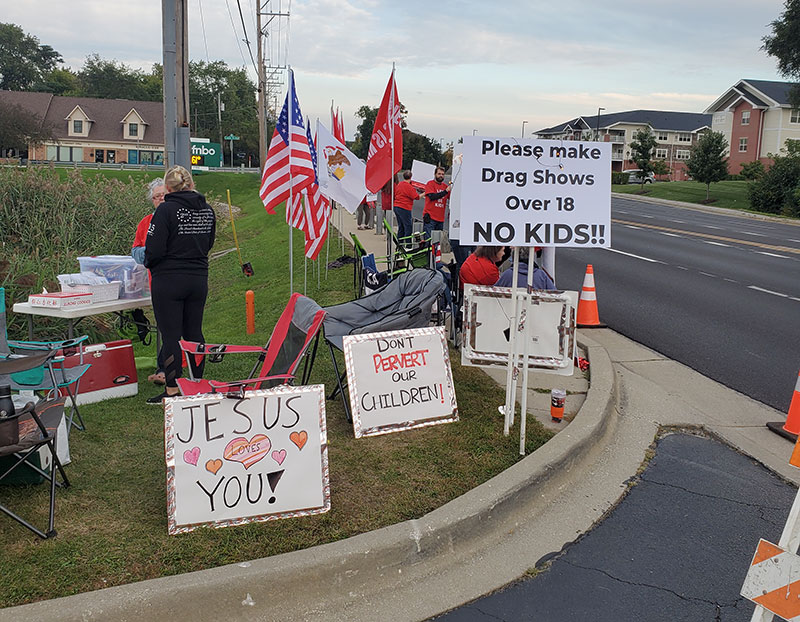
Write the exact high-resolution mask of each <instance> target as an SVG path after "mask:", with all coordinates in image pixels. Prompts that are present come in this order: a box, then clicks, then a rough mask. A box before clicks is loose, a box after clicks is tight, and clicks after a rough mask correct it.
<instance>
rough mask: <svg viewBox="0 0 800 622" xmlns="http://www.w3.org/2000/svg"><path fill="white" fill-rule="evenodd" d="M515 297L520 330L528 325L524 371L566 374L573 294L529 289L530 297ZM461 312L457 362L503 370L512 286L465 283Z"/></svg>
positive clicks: (575, 303)
mask: <svg viewBox="0 0 800 622" xmlns="http://www.w3.org/2000/svg"><path fill="white" fill-rule="evenodd" d="M518 295H519V296H521V297H522V301H523V302H522V305H521V308H522V310H521V312H520V322H521V323H522V325H523V327H524V322H532V324H531V327H530V328H531V331H530V335H531V341H530V343H529V346H528V367H529V369H536V370H537V371H549V372H552V373H557V374H560V375H565V376H571V375H572V370H573V367H574V364H573V360H574V357H575V311H576V308H577V306H578V292H572V291H544V290H533V292H532V293H530V294H528V293H527V292H520V293H519V294H518ZM464 310H465V316H464V342H463V343H462V346H461V364H462V365H471V366H475V367H492V366H498V367H505V366H506V365H507V363H508V350H509V339H510V337H511V331H512V330H513V326H512V324H511V319H510V318H511V317H512V316H513V315H514V301H513V299H512V297H511V288H508V287H491V286H487V285H469V284H468V285H465V286H464ZM520 338H521V337H520ZM520 350H522V349H521V348H520Z"/></svg>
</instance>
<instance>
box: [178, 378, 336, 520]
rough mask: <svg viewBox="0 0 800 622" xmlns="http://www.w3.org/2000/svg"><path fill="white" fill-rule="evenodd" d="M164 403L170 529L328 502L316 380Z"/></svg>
mask: <svg viewBox="0 0 800 622" xmlns="http://www.w3.org/2000/svg"><path fill="white" fill-rule="evenodd" d="M165 404H166V407H165V435H164V439H165V449H166V460H167V515H168V516H167V519H168V520H167V523H168V528H169V533H170V535H173V534H178V533H184V532H187V531H191V530H193V529H196V528H197V527H200V526H202V525H208V526H210V527H227V526H230V525H240V524H244V523H251V522H257V521H266V520H274V519H279V518H291V517H295V516H307V515H310V514H321V513H323V512H327V511H328V510H329V509H330V506H331V502H330V483H329V473H328V440H327V428H326V422H325V389H324V387H323V386H322V385H313V386H304V387H289V386H280V387H275V388H274V389H269V390H262V391H252V392H246V393H245V394H244V396H238V397H227V396H224V395H221V394H206V395H197V396H191V397H179V398H168V399H167V400H166V402H165Z"/></svg>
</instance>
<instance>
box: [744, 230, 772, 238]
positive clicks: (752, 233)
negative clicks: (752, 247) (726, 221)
mask: <svg viewBox="0 0 800 622" xmlns="http://www.w3.org/2000/svg"><path fill="white" fill-rule="evenodd" d="M739 233H744V234H745V235H755V236H758V237H760V238H765V237H767V236H766V235H764V234H763V233H755V232H753V231H740V232H739Z"/></svg>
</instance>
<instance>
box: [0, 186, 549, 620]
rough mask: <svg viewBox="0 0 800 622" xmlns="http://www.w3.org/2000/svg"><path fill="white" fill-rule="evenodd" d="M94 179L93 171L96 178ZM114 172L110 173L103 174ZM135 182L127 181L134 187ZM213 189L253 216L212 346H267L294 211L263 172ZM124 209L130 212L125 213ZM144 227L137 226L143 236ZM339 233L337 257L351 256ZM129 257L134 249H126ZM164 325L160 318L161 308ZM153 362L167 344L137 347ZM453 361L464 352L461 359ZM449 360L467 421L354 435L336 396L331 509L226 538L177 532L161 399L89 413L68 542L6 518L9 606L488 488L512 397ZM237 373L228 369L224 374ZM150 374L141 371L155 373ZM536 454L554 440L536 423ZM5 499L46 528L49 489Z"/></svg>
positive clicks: (77, 461) (219, 294)
mask: <svg viewBox="0 0 800 622" xmlns="http://www.w3.org/2000/svg"><path fill="white" fill-rule="evenodd" d="M87 173H93V172H92V171H87ZM102 174H108V172H107V171H103V172H102ZM129 175H130V173H128V172H124V177H123V178H124V179H127V177H128V176H129ZM196 181H197V186H198V189H199V190H200V191H201V192H204V193H209V194H214V195H216V196H218V197H224V196H225V189H226V188H230V190H231V195H232V200H233V203H234V204H235V205H236V206H237V207H239V208H240V209H241V210H242V213H241V215H240V217H238V218H237V220H236V228H237V233H238V236H239V242H240V244H241V247H242V255H243V259H244V260H245V261H249V262H251V263H252V265H253V268H254V270H255V275H254V276H253V277H252V278H246V277H245V276H244V275H243V274H242V272H241V269H240V266H239V261H238V256H237V253H236V252H235V251H234V252H230V253H227V254H224V255H222V256H221V257H219V258H217V259H214V260H213V261H212V263H211V271H210V288H209V289H210V295H209V300H208V304H207V306H206V314H205V322H204V332H205V336H206V339H207V340H208V341H209V342H229V343H246V344H263V343H265V342H266V341H267V339H268V337H269V334H270V332H271V330H272V327H273V325H274V323H275V321H276V320H277V318H278V315H279V314H280V311H281V310H282V309H283V307H284V305H285V303H286V301H287V299H288V252H287V249H288V234H287V228H286V225H285V223H284V220H283V217H282V216H268V215H266V214H265V212H264V208H263V206H261V204H260V201H259V199H258V196H257V187H258V179H257V178H256V176H254V175H239V174H233V173H231V174H225V173H218V174H213V175H212V174H209V175H202V176H198V177H197V180H196ZM120 208H121V209H124V206H120ZM132 235H133V232H132V231H131V237H132ZM233 247H234V244H233V237H232V235H231V230H230V227H229V226H228V227H223V228H221V230H220V232H219V234H218V239H217V243H216V245H215V248H214V251H215V252H216V251H220V250H224V249H232V248H233ZM302 248H303V244H302V238H301V236H300V235H299V234H296V235H295V238H294V249H295V286H296V287H295V288H296V289H300V290H301V291H302V286H303V261H302ZM340 249H341V247H340V241H339V239H338V238H336V239H334V240H332V242H331V252H330V259H331V260H333V259H334V258H336V257H337V256H339V255H340V254H341V253H340V252H339V251H340ZM119 252H124V249H120V250H119ZM322 266H323V270H322V278H321V286H320V287H319V288H318V287H317V277H316V274H314V275H313V276H312V273H311V270H310V269H309V279H308V295H309V296H310V297H311V298H313V299H315V300H316V301H317V302H318V303H319V304H321V305H323V306H325V305H329V304H332V303H337V302H342V301H345V300H349V299H350V298H351V297H352V278H353V276H352V268H351V267H350V266H347V267H344V268H339V269H332V270H330V271H329V273H328V276H327V278H326V276H325V270H324V262H323V264H322ZM247 289H252V290H254V291H255V300H256V334H254V335H247V334H246V332H245V315H244V293H245V291H246V290H247ZM150 315H151V317H152V313H150ZM136 354H137V356H151V357H154V356H155V345H154V344H153V345H151V346H150V347H148V348H145V347H144V346H143V345H142V344H138V345H137V346H136ZM453 354H455V353H453ZM230 359H231V357H227V358H226V360H225V362H223V363H222V364H221V365H220V366H211V365H209V366H208V368H207V374H206V376H207V377H212V378H223V379H224V378H233V377H242V376H243V375H244V374H245V373H246V372H247V371H249V366H250V364H251V361H250V360H249V359H248V361H247V363H242V364H239V365H238V366H237V367H236V368H232V367H230V365H233V364H234V363H232V362H231V360H230ZM458 361H459V357H458V356H456V355H453V356H451V362H452V366H453V374H454V379H455V385H456V392H457V399H458V406H459V412H460V417H461V419H460V421H459V422H457V423H452V424H446V425H438V426H432V427H428V428H423V429H419V430H413V431H409V432H402V433H396V434H389V435H385V436H381V437H373V438H362V439H359V440H356V439H355V438H354V437H353V430H352V427H351V426H350V425H348V424H347V422H346V419H345V415H344V410H343V407H342V403H341V401H340V400H335V401H328V402H327V403H326V409H327V425H328V439H329V465H330V483H331V497H332V502H331V511H330V512H329V513H327V514H324V515H320V516H314V517H305V518H296V519H287V520H280V521H271V522H267V523H259V524H252V525H243V526H237V527H228V528H225V529H198V530H196V531H194V532H191V533H188V534H183V535H179V536H168V535H167V514H166V484H165V465H164V438H163V434H164V414H163V410H162V409H161V408H159V407H154V406H148V405H146V404H145V403H144V399H145V398H146V397H148V396H150V395H152V394H154V392H155V391H156V389H155V388H154V387H153V386H152V385H149V384H148V383H147V382H146V381H144V382H141V381H140V383H139V389H140V394H139V396H137V397H132V398H121V399H116V400H110V401H106V402H101V403H99V404H92V405H86V406H84V407H82V408H81V413H82V414H83V417H84V420H85V421H86V424H87V429H86V430H85V431H83V432H78V431H73V432H72V434H71V436H70V450H71V453H72V460H73V462H72V464H70V465H69V466H68V467H67V473H68V476H69V478H70V480H71V483H72V486H71V487H70V488H69V489H66V490H59V491H58V493H57V504H56V528H57V529H58V536H57V537H56V538H54V539H52V540H47V541H42V540H39V539H37V538H36V537H35V536H33V534H31V533H30V532H29V531H27V530H25V529H23V528H22V527H20V526H19V525H17V524H16V523H14V522H12V521H10V520H9V519H7V518H5V517H0V524H1V525H2V529H0V568H3V581H2V582H0V607H7V606H11V605H17V604H22V603H26V602H31V601H35V600H40V599H46V598H54V597H58V596H66V595H70V594H75V593H78V592H84V591H88V590H95V589H99V588H103V587H108V586H112V585H119V584H124V583H129V582H133V581H139V580H142V579H149V578H154V577H161V576H166V575H174V574H177V573H182V572H189V571H193V570H200V569H204V568H211V567H214V566H218V565H221V564H228V563H234V562H241V561H244V560H248V559H253V558H258V557H264V556H269V555H275V554H278V553H284V552H288V551H294V550H298V549H302V548H306V547H310V546H314V545H317V544H322V543H326V542H332V541H336V540H340V539H343V538H347V537H349V536H352V535H355V534H358V533H363V532H365V531H369V530H372V529H376V528H379V527H383V526H386V525H390V524H393V523H396V522H399V521H402V520H406V519H410V518H415V517H419V516H422V515H423V514H425V513H426V512H429V511H431V510H433V509H435V508H437V507H439V506H441V505H442V504H444V503H446V502H447V501H449V500H451V499H453V498H455V497H457V496H458V495H461V494H463V493H464V492H466V491H468V490H469V489H471V488H473V487H475V486H476V485H478V484H480V483H482V482H484V481H486V480H487V479H489V478H490V477H492V476H493V475H495V474H497V473H499V472H500V471H502V470H503V469H505V468H507V467H509V466H511V465H512V464H514V463H515V462H517V461H518V460H519V455H518V446H517V443H518V441H517V440H516V439H515V436H514V434H513V433H512V434H511V436H509V437H504V436H503V433H502V427H503V426H502V423H503V422H502V419H501V418H500V417H499V416H497V410H496V408H497V405H498V404H501V403H502V401H503V399H504V394H503V390H502V389H501V388H500V387H498V386H496V385H494V384H493V383H492V382H490V381H489V380H488V378H487V377H486V376H485V375H484V374H483V373H482V372H480V371H479V370H476V369H474V368H462V367H461V366H460V364H459V362H458ZM225 366H228V367H225ZM149 371H150V370H142V373H141V374H140V375H141V376H142V377H146V375H147V373H149ZM334 382H335V377H334V374H333V369H332V366H331V364H330V360H329V356H327V353H326V351H325V350H324V349H322V348H320V351H319V353H318V356H317V361H316V363H315V365H314V370H313V374H312V377H311V383H312V384H316V383H324V384H325V385H326V387H327V388H328V392H330V387H331V386H332V384H333V383H334ZM527 424H528V444H527V450H528V452H532V451H533V450H535V449H536V448H537V447H539V446H540V445H541V444H543V443H544V442H545V441H546V440H547V439H548V438H550V436H551V433H549V432H548V431H546V430H544V429H543V427H542V426H541V425H540V424H539V423H538V422H537V421H535V420H534V419H532V418H529V419H528V422H527ZM0 494H2V496H3V499H4V501H6V502H7V503H8V505H9V506H10V507H12V508H14V507H16V509H17V510H19V513H20V514H22V515H23V516H26V517H28V518H32V519H34V520H35V521H36V523H37V524H43V523H44V522H45V521H46V507H45V506H46V497H47V490H46V487H45V486H44V485H39V486H34V487H24V488H17V487H2V488H1V489H0Z"/></svg>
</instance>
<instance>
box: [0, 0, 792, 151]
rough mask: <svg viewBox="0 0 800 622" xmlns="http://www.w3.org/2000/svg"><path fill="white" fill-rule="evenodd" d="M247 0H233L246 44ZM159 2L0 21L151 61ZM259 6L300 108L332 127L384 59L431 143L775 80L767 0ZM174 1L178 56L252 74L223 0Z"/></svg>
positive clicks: (361, 98) (56, 4)
mask: <svg viewBox="0 0 800 622" xmlns="http://www.w3.org/2000/svg"><path fill="white" fill-rule="evenodd" d="M257 1H258V0H239V2H240V4H241V8H242V11H243V12H244V14H245V25H246V27H247V31H248V35H249V38H250V39H251V41H252V42H253V43H252V45H253V51H254V53H255V34H254V33H255V18H254V15H255V4H256V2H257ZM160 4H161V3H160V2H156V1H155V0H136V1H133V0H113V1H109V0H69V1H68V2H67V1H61V0H45V1H40V2H28V1H23V2H19V1H18V2H15V3H11V2H8V3H5V6H4V9H3V14H2V17H0V20H2V21H4V22H13V23H16V24H18V25H20V26H21V27H22V28H23V29H24V30H25V31H27V32H29V33H31V34H34V35H36V36H37V37H38V38H39V39H40V41H41V42H42V43H47V44H49V45H51V46H53V47H54V48H55V49H56V50H58V51H59V52H60V53H61V54H62V55H63V56H64V60H65V64H67V65H69V66H71V67H73V68H74V69H77V68H79V67H80V66H81V65H82V64H83V61H84V59H85V58H86V56H87V55H89V54H92V53H95V52H96V53H98V54H100V56H101V57H103V58H106V59H116V60H118V61H122V62H125V63H127V64H129V65H133V66H136V67H139V68H143V69H148V68H149V67H150V65H151V64H152V63H153V62H160V61H161V8H160ZM269 4H270V5H271V6H272V7H275V8H277V7H279V6H280V8H281V9H282V10H284V11H285V10H287V9H289V7H290V9H289V10H290V13H291V18H290V24H289V28H288V35H289V36H288V60H289V62H290V63H291V65H292V67H293V68H294V70H295V75H296V81H297V89H298V96H299V98H300V104H301V106H302V108H303V112H304V113H305V114H306V115H308V116H310V117H311V118H312V120H313V119H314V118H316V117H320V118H321V119H322V120H323V122H325V121H326V120H327V119H328V118H329V109H330V103H331V99H333V100H334V101H335V103H336V104H337V105H338V106H339V107H340V108H341V109H342V110H343V112H344V113H345V128H346V131H347V134H348V138H350V137H352V134H353V132H354V131H355V128H356V125H357V120H356V118H355V117H354V112H355V110H356V109H357V108H358V107H360V106H362V105H371V106H377V105H378V104H379V103H380V98H381V96H382V95H383V91H384V88H385V86H386V82H387V80H388V78H389V74H390V72H391V66H392V62H395V63H396V66H397V85H398V92H399V95H400V99H401V101H402V102H403V104H404V105H405V106H406V108H407V109H408V118H407V122H408V125H409V127H410V129H412V130H415V131H418V132H421V133H423V134H426V135H428V136H430V137H431V138H434V139H436V140H438V139H444V140H445V141H447V140H452V139H454V138H456V137H458V136H461V135H463V134H472V132H473V130H477V133H478V134H479V135H486V136H490V135H492V136H509V135H514V136H518V135H519V134H520V132H521V129H522V122H523V121H527V124H526V125H525V130H526V134H529V133H530V132H533V131H535V130H537V129H540V128H543V127H548V126H551V125H555V124H556V123H559V122H561V121H565V120H567V119H570V118H572V117H575V116H578V115H581V114H583V115H588V116H592V115H595V114H596V113H597V109H598V107H603V108H605V109H606V112H619V111H623V110H630V109H637V108H647V109H660V110H682V111H688V112H701V111H702V110H703V109H704V108H705V107H706V106H708V105H709V104H710V103H711V102H712V101H713V100H714V99H716V98H717V97H718V96H719V95H720V94H721V93H722V92H723V91H724V90H725V89H727V88H728V87H730V86H731V85H733V84H734V83H735V82H736V81H737V80H739V79H740V78H754V79H761V80H780V79H781V78H780V76H779V75H778V74H777V70H776V63H775V61H774V59H772V58H769V57H768V56H767V55H766V54H765V53H764V52H763V51H761V50H760V47H761V39H762V37H763V36H764V35H766V34H768V33H769V24H770V22H771V21H772V20H774V19H777V18H778V17H779V15H780V13H781V12H782V10H783V0H693V1H690V0H672V2H661V3H658V2H653V3H647V2H641V1H640V0H638V1H634V0H617V1H616V2H613V3H606V2H602V3H601V2H597V0H564V1H562V2H539V1H537V0H528V1H517V0H507V1H505V2H493V1H491V0H483V1H481V2H477V1H470V0H466V1H460V2H447V1H444V2H441V1H440V2H422V1H420V0H406V1H405V2H388V1H383V0H361V1H356V0H294V1H293V2H291V3H290V2H289V1H288V0H271V1H270V3H269ZM188 6H189V11H190V18H189V46H190V54H191V57H192V58H193V59H199V60H204V59H205V58H206V47H207V49H208V57H209V58H210V59H211V60H216V59H222V60H225V61H226V62H227V63H228V64H229V65H231V66H242V65H245V66H247V67H250V73H251V74H254V71H253V69H252V66H251V63H250V59H249V55H248V52H247V48H246V46H245V45H244V43H242V41H241V40H242V39H243V35H242V27H241V22H240V20H239V14H238V8H237V4H236V0H188ZM201 9H202V17H203V19H202V22H201V18H200V14H201ZM203 25H204V26H205V37H204V36H203V31H204V29H203ZM281 34H282V35H285V34H286V30H285V29H284V30H283V31H282V33H281ZM273 39H274V40H275V43H276V45H275V47H279V48H280V49H279V50H277V51H273V54H280V57H281V59H283V58H286V55H285V52H286V50H287V46H286V45H285V43H283V42H282V43H281V44H280V45H278V43H279V41H278V37H277V33H273ZM237 42H238V43H237ZM240 48H241V51H240ZM243 57H244V58H243ZM281 98H282V95H281Z"/></svg>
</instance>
